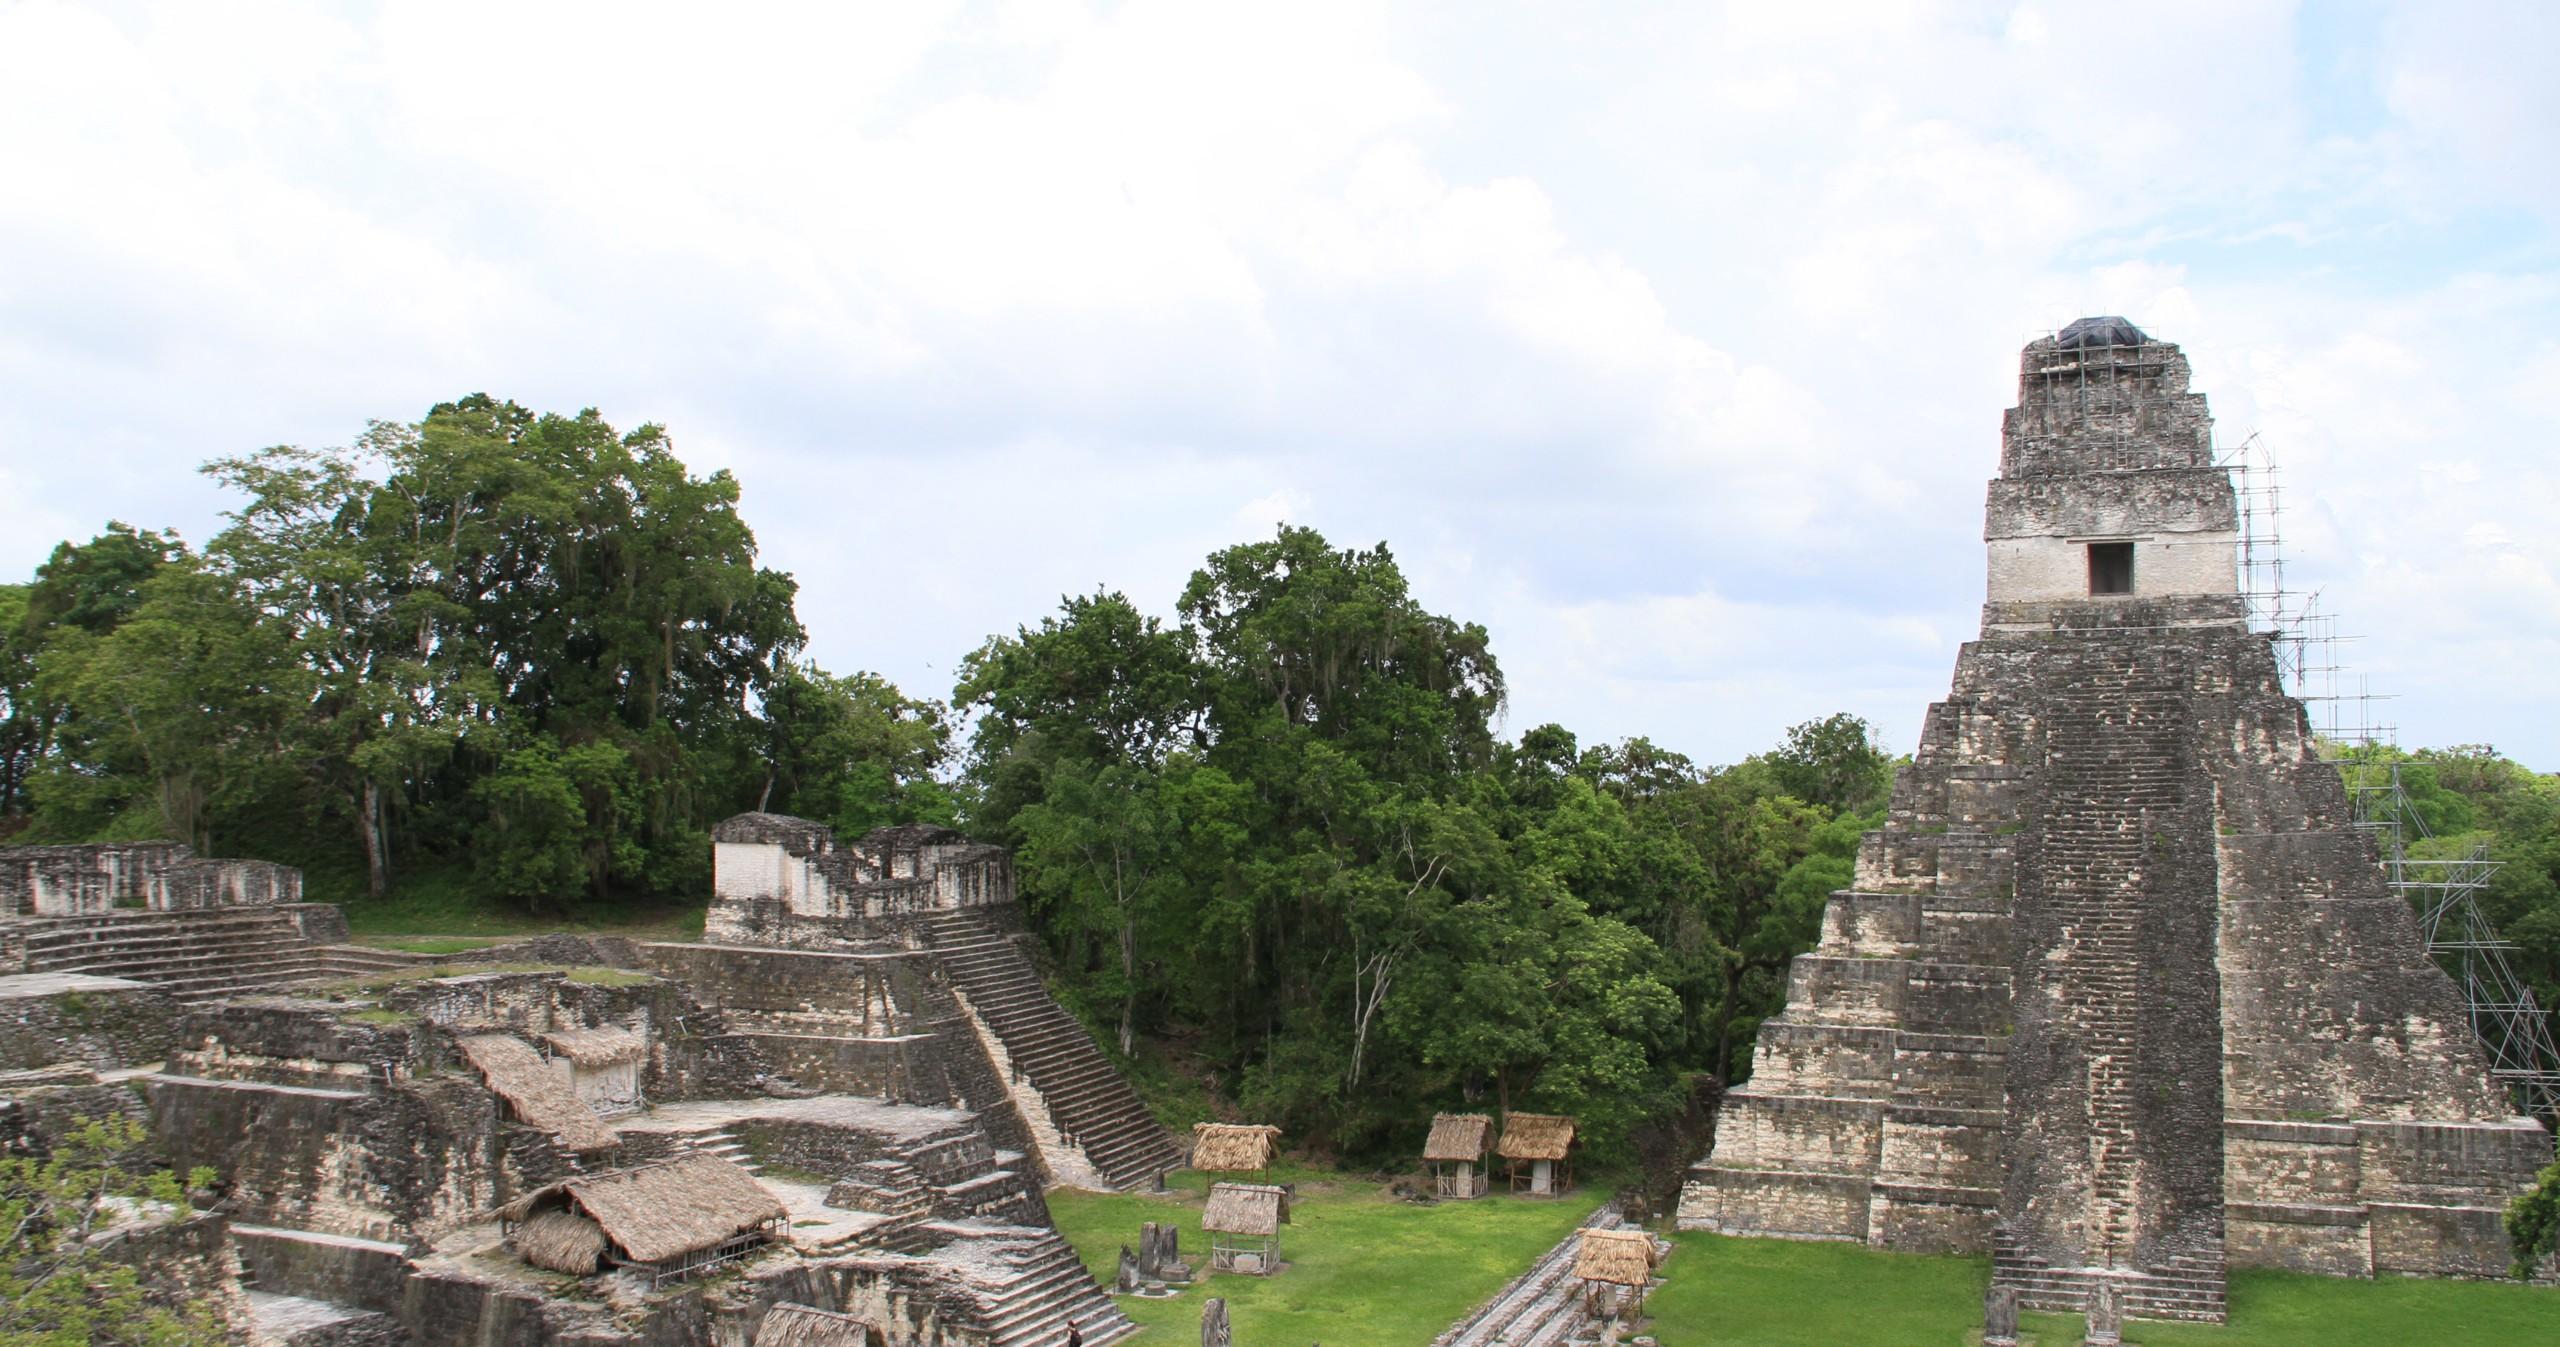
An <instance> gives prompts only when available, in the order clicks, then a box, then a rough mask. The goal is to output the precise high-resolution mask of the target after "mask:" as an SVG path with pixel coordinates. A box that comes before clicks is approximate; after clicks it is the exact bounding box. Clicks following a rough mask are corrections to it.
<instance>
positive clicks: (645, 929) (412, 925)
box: [305, 866, 707, 954]
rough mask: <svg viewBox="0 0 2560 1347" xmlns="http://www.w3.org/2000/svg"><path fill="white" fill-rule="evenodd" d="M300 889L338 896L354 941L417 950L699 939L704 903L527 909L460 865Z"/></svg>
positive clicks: (315, 897)
mask: <svg viewBox="0 0 2560 1347" xmlns="http://www.w3.org/2000/svg"><path fill="white" fill-rule="evenodd" d="M305 892H306V894H307V895H308V896H309V897H310V898H311V900H312V901H314V902H332V903H336V904H338V906H339V910H341V911H343V912H345V913H346V915H347V929H348V930H349V931H350V932H351V933H353V934H354V936H355V937H356V941H357V943H359V944H367V945H379V946H382V947H384V948H387V949H407V950H411V951H412V952H415V953H422V954H452V953H458V952H460V951H461V950H462V949H466V948H469V946H467V945H456V944H454V943H452V942H454V941H457V940H465V939H467V940H473V941H476V942H479V943H494V942H497V941H501V940H510V939H521V938H523V937H526V936H535V935H549V934H552V933H554V932H568V933H571V934H575V935H627V936H630V937H632V938H633V939H636V940H699V939H701V938H702V919H703V916H704V914H705V912H706V911H707V903H673V904H670V903H663V902H642V901H638V900H629V901H618V902H598V901H593V900H589V901H584V902H578V903H573V904H570V905H569V906H567V907H565V908H560V909H558V910H546V911H543V912H529V911H527V910H526V909H525V908H524V906H523V904H521V903H516V902H511V901H508V900H505V899H501V898H495V897H492V896H490V895H489V894H487V893H484V892H482V891H481V890H480V889H479V888H478V886H477V885H476V884H475V882H474V881H473V879H472V875H471V871H470V868H469V867H468V866H449V867H445V868H442V869H434V870H423V871H419V872H417V873H414V874H403V875H400V876H398V877H397V878H396V879H395V880H394V882H393V883H392V886H391V892H389V893H387V894H385V895H383V896H382V897H380V898H369V897H366V896H365V895H364V893H363V892H362V891H361V890H360V889H359V890H355V891H349V892H338V891H335V890H332V889H327V888H326V887H325V886H321V887H311V886H306V890H305ZM439 945H441V946H444V947H442V948H437V947H436V946H439Z"/></svg>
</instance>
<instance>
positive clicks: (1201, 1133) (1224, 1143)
mask: <svg viewBox="0 0 2560 1347" xmlns="http://www.w3.org/2000/svg"><path fill="white" fill-rule="evenodd" d="M1279 1141H1280V1129H1279V1128H1277V1127H1272V1126H1268V1125H1266V1124H1262V1123H1194V1124H1192V1126H1191V1167H1192V1168H1193V1169H1201V1170H1208V1171H1210V1172H1212V1173H1220V1174H1232V1173H1238V1172H1244V1171H1251V1170H1257V1169H1268V1168H1270V1167H1271V1155H1272V1152H1273V1151H1275V1150H1277V1149H1279Z"/></svg>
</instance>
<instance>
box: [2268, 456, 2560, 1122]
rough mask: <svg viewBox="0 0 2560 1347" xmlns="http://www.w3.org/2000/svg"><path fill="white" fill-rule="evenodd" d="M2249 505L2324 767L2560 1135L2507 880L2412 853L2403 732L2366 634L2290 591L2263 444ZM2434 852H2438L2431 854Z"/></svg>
mask: <svg viewBox="0 0 2560 1347" xmlns="http://www.w3.org/2000/svg"><path fill="white" fill-rule="evenodd" d="M2220 462H2221V465H2222V466H2223V467H2224V468H2227V469H2229V470H2230V472H2231V474H2232V489H2233V491H2234V493H2235V494H2236V495H2237V496H2238V497H2239V506H2240V542H2239V546H2238V548H2237V555H2236V556H2235V558H2234V561H2235V563H2236V567H2237V570H2238V578H2239V581H2240V587H2241V592H2242V594H2243V595H2244V596H2246V598H2247V599H2248V603H2249V615H2250V624H2251V627H2252V629H2254V630H2257V631H2261V632H2264V633H2266V635H2267V636H2268V638H2269V640H2270V642H2271V643H2272V644H2273V646H2274V648H2275V652H2276V662H2277V665H2278V667H2279V668H2280V669H2281V671H2282V676H2283V678H2284V681H2285V685H2286V689H2287V690H2288V691H2290V692H2291V693H2292V694H2293V695H2294V697H2295V698H2296V699H2298V700H2299V701H2301V702H2302V703H2303V709H2304V712H2305V714H2306V716H2307V717H2308V718H2309V720H2310V723H2311V730H2312V734H2313V737H2314V738H2315V739H2316V740H2317V741H2318V745H2319V752H2320V755H2321V757H2322V759H2323V760H2325V761H2327V762H2329V763H2331V764H2332V765H2334V766H2336V767H2337V768H2338V771H2339V774H2340V775H2341V777H2342V778H2343V779H2344V782H2345V784H2346V787H2347V795H2348V803H2349V805H2350V807H2351V808H2352V810H2353V816H2354V819H2355V823H2356V826H2357V827H2359V828H2361V829H2364V830H2366V831H2367V832H2369V833H2371V834H2372V835H2373V838H2374V847H2375V852H2376V854H2377V855H2378V856H2379V857H2380V858H2381V862H2382V870H2383V878H2384V880H2385V882H2387V883H2388V884H2389V885H2390V886H2391V890H2392V892H2394V893H2396V894H2398V895H2400V897H2401V898H2402V899H2403V900H2404V901H2406V902H2407V903H2408V904H2409V906H2410V908H2411V910H2412V911H2414V912H2415V913H2416V914H2417V916H2418V923H2419V929H2420V931H2421V933H2422V935H2423V936H2424V938H2425V940H2426V945H2427V953H2428V954H2429V955H2430V956H2432V957H2433V958H2434V959H2435V961H2436V963H2437V965H2438V966H2439V967H2441V968H2443V969H2444V971H2445V973H2446V974H2447V975H2448V976H2450V977H2451V978H2452V979H2453V981H2454V985H2455V986H2456V987H2457V988H2459V989H2460V991H2461V993H2462V1003H2463V1015H2464V1018H2465V1019H2466V1020H2467V1021H2468V1022H2469V1024H2470V1026H2471V1033H2472V1036H2473V1037H2475V1038H2477V1039H2478V1040H2479V1042H2480V1047H2481V1050H2482V1052H2483V1053H2484V1054H2486V1055H2487V1057H2488V1059H2489V1075H2490V1077H2491V1079H2493V1080H2495V1081H2497V1082H2498V1083H2499V1084H2501V1085H2503V1086H2505V1087H2506V1088H2507V1090H2508V1091H2509V1092H2510V1093H2511V1094H2512V1095H2513V1096H2514V1098H2515V1101H2516V1105H2517V1107H2518V1108H2520V1109H2522V1110H2523V1111H2524V1112H2526V1113H2529V1114H2532V1115H2533V1116H2535V1117H2537V1118H2540V1119H2542V1120H2543V1121H2544V1122H2545V1123H2546V1124H2548V1125H2550V1126H2552V1127H2553V1128H2554V1129H2555V1130H2560V1044H2555V1043H2554V1041H2553V1036H2552V1032H2551V1017H2550V1016H2549V1015H2548V1014H2546V1013H2545V1012H2544V1010H2543V1008H2542V1006H2541V1005H2540V1004H2538V1003H2537V1002H2536V1000H2535V998H2534V994H2533V989H2532V988H2531V987H2530V986H2528V985H2526V983H2525V981H2524V979H2523V978H2522V977H2520V976H2518V975H2517V973H2516V969H2515V963H2514V960H2513V957H2512V956H2514V955H2516V954H2517V953H2519V952H2520V951H2519V950H2518V947H2517V946H2516V945H2515V944H2514V943H2513V942H2511V941H2508V940H2506V939H2505V938H2503V937H2501V936H2500V935H2499V934H2498V932H2497V929H2496V928H2495V927H2493V926H2492V925H2490V923H2489V919H2488V917H2487V915H2486V914H2485V913H2483V912H2482V911H2481V909H2480V903H2479V897H2480V894H2481V893H2482V892H2483V891H2484V890H2486V888H2487V887H2488V884H2489V881H2490V878H2491V877H2492V876H2494V875H2495V874H2496V873H2497V870H2498V866H2499V864H2500V862H2498V861H2495V860H2492V859H2490V857H2489V849H2488V847H2487V846H2486V845H2476V846H2474V847H2472V848H2471V849H2470V850H2469V851H2468V852H2466V853H2464V854H2463V855H2461V856H2456V857H2449V858H2447V857H2420V856H2412V855H2410V854H2409V851H2410V846H2411V844H2412V842H2413V841H2416V842H2420V843H2423V842H2426V841H2428V840H2431V834H2430V833H2429V832H2428V829H2427V826H2426V820H2425V819H2424V818H2423V817H2421V816H2420V815H2419V813H2418V811H2417V810H2416V809H2415V808H2413V807H2412V805H2411V803H2410V800H2409V795H2408V792H2407V791H2406V790H2405V789H2404V788H2403V786H2402V784H2401V779H2400V753H2399V751H2398V748H2397V740H2398V730H2397V727H2395V726H2393V725H2391V724H2389V723H2387V722H2384V721H2381V720H2379V719H2377V718H2376V716H2375V715H2374V704H2375V703H2376V702H2377V701H2382V700H2387V698H2384V697H2381V696H2379V695H2377V694H2376V693H2375V692H2374V691H2373V690H2372V688H2371V686H2370V685H2369V684H2368V683H2367V682H2366V680H2365V679H2364V678H2363V676H2362V675H2356V676H2355V677H2353V679H2352V680H2350V679H2349V678H2348V677H2347V670H2346V668H2345V662H2344V661H2343V660H2342V659H2341V658H2340V657H2339V647H2340V645H2341V644H2342V643H2344V642H2346V641H2350V640H2354V639H2355V638H2354V637H2350V636H2342V635H2340V634H2339V632H2338V624H2337V619H2336V617H2335V615H2333V614H2330V613H2327V612H2324V611H2322V610H2321V608H2320V595H2319V593H2318V592H2317V591H2313V592H2311V593H2308V594H2303V593H2297V592H2294V591H2291V590H2288V589H2287V588H2286V587H2285V573H2284V532H2283V520H2284V491H2283V485H2282V478H2281V475H2280V473H2279V471H2278V469H2277V466H2276V462H2275V456H2274V454H2273V453H2272V452H2271V451H2270V449H2269V448H2268V446H2267V445H2266V443H2265V442H2264V441H2262V440H2260V439H2259V438H2258V437H2257V436H2256V435H2251V436H2249V437H2248V438H2247V439H2246V440H2243V441H2242V442H2241V443H2240V445H2239V446H2238V447H2237V448H2235V449H2232V450H2230V451H2228V452H2226V453H2225V454H2223V455H2222V456H2221V457H2220ZM2428 849H2432V848H2428Z"/></svg>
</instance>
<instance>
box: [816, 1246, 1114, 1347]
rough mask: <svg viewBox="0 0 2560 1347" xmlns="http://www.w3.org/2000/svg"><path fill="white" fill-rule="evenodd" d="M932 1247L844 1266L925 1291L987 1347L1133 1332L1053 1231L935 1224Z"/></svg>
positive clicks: (1034, 1346) (1100, 1339) (1091, 1340)
mask: <svg viewBox="0 0 2560 1347" xmlns="http://www.w3.org/2000/svg"><path fill="white" fill-rule="evenodd" d="M925 1233H926V1235H927V1236H928V1237H929V1238H930V1239H932V1240H934V1241H935V1243H934V1246H933V1247H932V1248H930V1249H929V1250H927V1251H925V1252H921V1253H915V1254H889V1255H876V1256H862V1255H856V1256H854V1257H853V1258H851V1259H849V1260H847V1264H846V1265H847V1266H850V1267H853V1268H856V1269H858V1270H860V1271H863V1272H867V1273H870V1274H872V1275H874V1276H877V1277H879V1278H880V1279H882V1280H885V1281H888V1282H891V1283H893V1284H896V1285H900V1286H906V1287H914V1288H920V1289H923V1288H929V1289H931V1290H932V1291H933V1292H934V1294H935V1298H936V1299H937V1300H939V1301H941V1302H943V1303H944V1304H946V1305H949V1306H950V1307H951V1309H952V1310H955V1311H957V1312H956V1313H953V1314H952V1315H951V1317H952V1318H953V1319H954V1320H956V1321H957V1323H958V1325H959V1326H961V1327H963V1328H966V1329H970V1330H974V1331H977V1332H981V1333H984V1334H986V1336H987V1341H988V1342H989V1344H990V1347H1064V1345H1065V1343H1066V1341H1067V1333H1068V1329H1069V1327H1070V1325H1081V1326H1082V1328H1083V1332H1084V1341H1085V1343H1086V1344H1087V1345H1088V1347H1103V1345H1104V1344H1107V1343H1114V1342H1118V1341H1120V1340H1121V1339H1123V1338H1126V1337H1128V1336H1130V1335H1131V1334H1134V1333H1136V1332H1137V1331H1138V1328H1137V1325H1135V1324H1133V1323H1131V1322H1129V1318H1128V1316H1127V1315H1125V1314H1122V1313H1121V1312H1120V1309H1119V1307H1118V1306H1116V1305H1114V1304H1113V1303H1112V1301H1111V1296H1110V1294H1109V1293H1108V1292H1106V1291H1104V1290H1103V1288H1102V1287H1101V1286H1100V1285H1099V1284H1098V1283H1096V1282H1095V1281H1094V1279H1093V1274H1092V1273H1091V1272H1089V1271H1087V1270H1086V1268H1085V1265H1084V1261H1083V1260H1082V1259H1080V1258H1078V1257H1076V1252H1075V1249H1074V1248H1073V1246H1071V1245H1069V1244H1068V1243H1067V1241H1066V1240H1065V1239H1064V1238H1063V1237H1061V1236H1060V1235H1059V1234H1058V1232H1057V1231H1055V1230H1049V1229H1041V1228H1035V1227H1030V1226H1012V1225H994V1224H981V1223H976V1222H958V1221H955V1222H937V1223H934V1224H932V1225H929V1226H927V1227H925Z"/></svg>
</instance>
